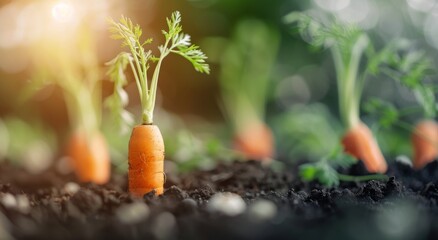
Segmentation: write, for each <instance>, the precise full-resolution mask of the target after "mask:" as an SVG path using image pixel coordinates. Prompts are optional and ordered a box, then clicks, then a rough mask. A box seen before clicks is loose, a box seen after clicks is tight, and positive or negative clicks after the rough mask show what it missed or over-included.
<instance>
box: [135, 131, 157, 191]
mask: <svg viewBox="0 0 438 240" xmlns="http://www.w3.org/2000/svg"><path fill="white" fill-rule="evenodd" d="M128 159H129V172H128V179H129V192H131V193H132V194H133V195H135V196H138V197H142V196H143V195H144V194H146V193H148V192H150V191H152V190H155V193H156V194H157V195H161V194H162V193H163V186H164V142H163V137H162V135H161V132H160V129H159V128H158V127H157V126H155V125H139V126H136V127H134V129H133V130H132V134H131V139H130V140H129V152H128Z"/></svg>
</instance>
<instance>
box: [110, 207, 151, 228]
mask: <svg viewBox="0 0 438 240" xmlns="http://www.w3.org/2000/svg"><path fill="white" fill-rule="evenodd" d="M149 212H150V211H149V207H148V205H146V204H145V203H143V202H134V203H131V204H129V205H123V206H121V207H119V208H118V209H117V210H116V216H117V218H118V219H119V220H120V221H121V222H123V223H126V224H135V223H139V222H140V221H141V220H143V219H145V218H147V217H148V216H149Z"/></svg>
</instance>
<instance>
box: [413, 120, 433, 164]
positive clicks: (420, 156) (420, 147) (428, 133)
mask: <svg viewBox="0 0 438 240" xmlns="http://www.w3.org/2000/svg"><path fill="white" fill-rule="evenodd" d="M411 141H412V146H413V151H414V159H413V160H414V167H415V168H416V169H421V168H422V167H424V166H425V165H426V164H428V163H429V162H431V161H433V160H435V159H436V157H437V156H438V149H437V143H438V124H437V123H436V122H435V121H432V120H423V121H420V122H419V123H417V124H416V125H415V128H414V130H413V132H412V136H411Z"/></svg>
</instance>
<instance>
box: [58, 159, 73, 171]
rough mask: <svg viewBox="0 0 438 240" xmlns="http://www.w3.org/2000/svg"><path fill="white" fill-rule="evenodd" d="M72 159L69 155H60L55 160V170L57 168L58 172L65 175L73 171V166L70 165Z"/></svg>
mask: <svg viewBox="0 0 438 240" xmlns="http://www.w3.org/2000/svg"><path fill="white" fill-rule="evenodd" d="M71 161H72V160H71V159H70V157H67V156H65V157H62V158H60V159H59V160H58V161H57V162H56V166H55V167H56V170H58V172H59V173H61V174H64V175H67V174H69V173H71V172H73V168H72V167H71V164H70V162H71Z"/></svg>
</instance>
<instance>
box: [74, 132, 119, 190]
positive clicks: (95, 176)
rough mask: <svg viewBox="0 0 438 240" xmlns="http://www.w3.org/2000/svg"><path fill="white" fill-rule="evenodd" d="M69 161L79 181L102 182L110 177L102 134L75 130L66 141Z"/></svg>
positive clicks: (108, 159) (106, 149) (108, 161)
mask: <svg viewBox="0 0 438 240" xmlns="http://www.w3.org/2000/svg"><path fill="white" fill-rule="evenodd" d="M67 151H68V155H69V156H70V159H71V161H70V163H71V165H72V167H73V169H74V172H75V173H76V176H77V177H78V179H79V180H80V181H81V182H94V183H97V184H104V183H106V182H108V180H109V177H110V170H111V166H110V157H109V154H108V147H107V144H106V141H105V138H104V136H103V135H102V134H101V133H99V132H96V133H95V134H92V135H89V134H86V132H85V131H81V130H77V131H76V132H74V133H73V135H72V136H71V138H70V142H69V143H68V150H67Z"/></svg>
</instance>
